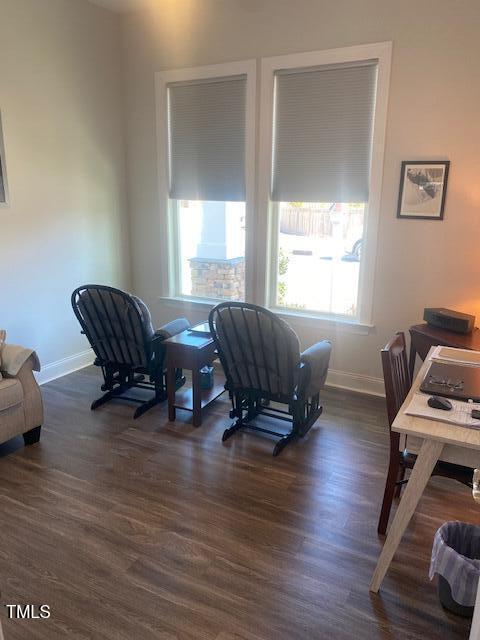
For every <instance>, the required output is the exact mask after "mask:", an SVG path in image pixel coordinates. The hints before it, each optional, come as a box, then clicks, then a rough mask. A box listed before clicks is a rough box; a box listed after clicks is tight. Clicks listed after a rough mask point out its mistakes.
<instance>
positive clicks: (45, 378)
mask: <svg viewBox="0 0 480 640" xmlns="http://www.w3.org/2000/svg"><path fill="white" fill-rule="evenodd" d="M94 360H95V354H94V353H93V351H92V350H91V349H87V350H86V351H82V352H80V353H75V354H74V355H72V356H67V357H66V358H62V359H61V360H57V361H56V362H50V363H49V364H46V365H44V366H42V370H41V371H40V372H39V373H37V374H35V377H36V378H37V382H38V384H45V383H46V382H51V381H52V380H55V379H56V378H61V377H62V376H66V375H67V373H73V372H74V371H78V369H83V368H84V367H88V366H90V365H91V364H93V361H94Z"/></svg>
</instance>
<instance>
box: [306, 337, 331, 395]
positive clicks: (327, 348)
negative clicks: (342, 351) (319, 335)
mask: <svg viewBox="0 0 480 640" xmlns="http://www.w3.org/2000/svg"><path fill="white" fill-rule="evenodd" d="M331 351H332V343H331V342H330V341H329V340H322V341H321V342H317V343H316V344H313V345H312V346H311V347H309V348H308V349H305V351H304V352H303V353H302V354H301V356H300V361H301V362H304V363H306V364H308V365H309V367H310V372H311V375H310V383H309V385H308V388H307V396H308V397H311V396H314V395H315V394H317V393H319V391H321V390H322V389H323V387H324V385H325V380H326V378H327V373H328V364H329V362H330V353H331Z"/></svg>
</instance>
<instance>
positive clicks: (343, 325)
mask: <svg viewBox="0 0 480 640" xmlns="http://www.w3.org/2000/svg"><path fill="white" fill-rule="evenodd" d="M270 311H273V313H275V314H276V315H278V316H280V318H282V319H283V320H285V321H287V322H291V323H293V324H295V325H297V326H300V327H307V328H308V327H315V328H324V329H327V330H330V331H332V330H333V331H335V332H343V333H353V334H356V335H361V336H368V335H370V333H371V332H372V330H373V329H374V328H375V325H373V324H371V323H368V322H359V321H357V320H353V319H352V320H349V319H348V318H343V317H341V316H340V317H339V316H326V315H321V314H318V315H317V314H315V313H312V312H310V313H308V312H306V313H302V312H301V311H289V310H288V309H283V308H278V307H272V308H271V309H270Z"/></svg>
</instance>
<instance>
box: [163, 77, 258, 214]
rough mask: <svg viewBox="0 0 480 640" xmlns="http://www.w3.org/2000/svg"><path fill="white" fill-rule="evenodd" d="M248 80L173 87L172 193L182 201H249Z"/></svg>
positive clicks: (170, 102)
mask: <svg viewBox="0 0 480 640" xmlns="http://www.w3.org/2000/svg"><path fill="white" fill-rule="evenodd" d="M246 88H247V80H246V76H243V75H240V76H235V77H233V78H222V79H217V78H215V79H212V80H210V79H209V80H202V81H193V82H183V83H172V84H169V85H168V86H167V90H168V131H169V173H170V175H169V179H170V185H169V192H170V197H171V198H175V199H179V200H219V201H244V200H245V108H246Z"/></svg>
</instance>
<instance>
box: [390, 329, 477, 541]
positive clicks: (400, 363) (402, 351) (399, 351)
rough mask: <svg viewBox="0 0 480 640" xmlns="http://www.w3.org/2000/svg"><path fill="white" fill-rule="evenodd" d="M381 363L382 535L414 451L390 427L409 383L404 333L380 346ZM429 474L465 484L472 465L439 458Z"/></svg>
mask: <svg viewBox="0 0 480 640" xmlns="http://www.w3.org/2000/svg"><path fill="white" fill-rule="evenodd" d="M382 367H383V378H384V382H385V396H386V401H387V414H388V426H389V430H390V463H389V466H388V473H387V481H386V484H385V492H384V494H383V502H382V509H381V511H380V518H379V520H378V533H380V534H382V535H383V534H385V532H386V530H387V524H388V518H389V516H390V510H391V507H392V502H393V498H394V497H399V496H400V492H401V490H402V485H403V484H405V483H406V482H407V480H405V479H404V478H405V470H406V469H412V468H413V465H414V464H415V461H416V459H417V456H416V454H415V453H412V452H410V451H408V448H407V439H406V438H404V437H401V435H400V434H399V433H397V432H395V431H392V424H393V421H394V420H395V417H396V415H397V413H398V411H399V410H400V407H401V406H402V404H403V402H404V401H405V398H406V397H407V395H408V392H409V391H410V387H411V386H412V379H411V376H410V370H409V367H408V362H407V349H406V344H405V335H404V333H402V332H399V333H397V334H396V335H395V337H394V338H392V339H391V340H390V342H388V344H387V345H386V346H385V347H384V348H383V349H382ZM432 475H439V476H444V477H446V478H452V479H454V480H457V481H458V482H461V483H462V484H465V485H467V486H469V487H471V486H472V477H473V469H471V468H470V467H464V466H461V465H457V464H452V463H450V462H443V461H440V462H438V464H437V465H436V467H435V469H434V470H433V473H432Z"/></svg>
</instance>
